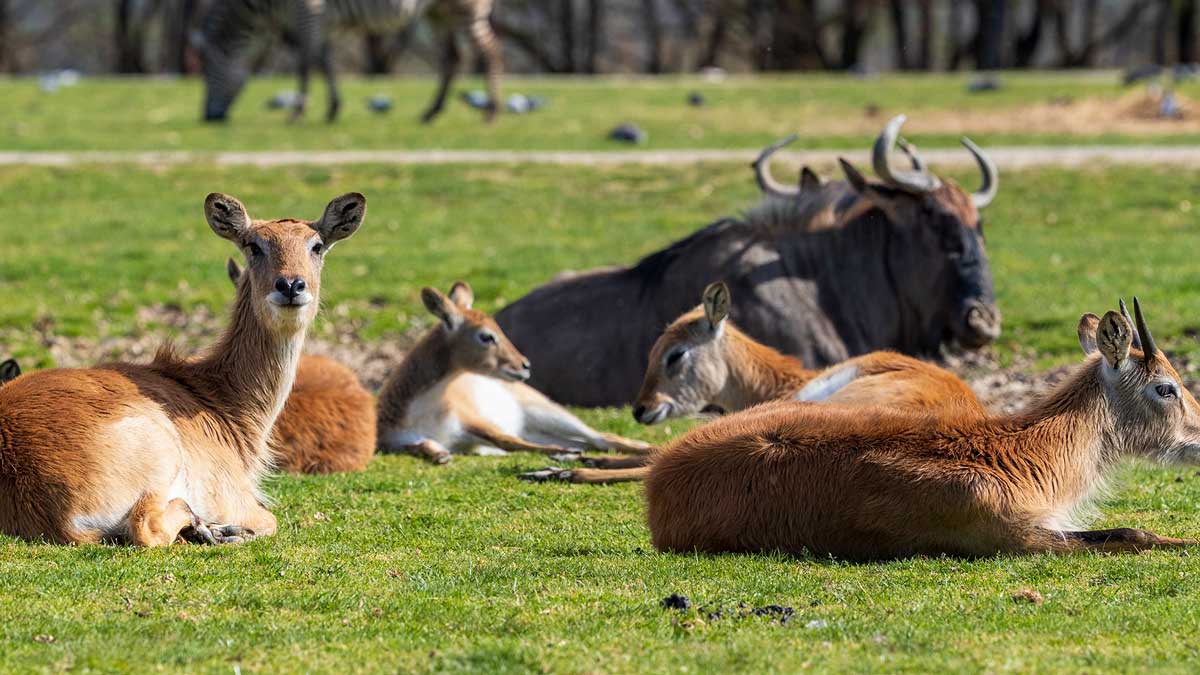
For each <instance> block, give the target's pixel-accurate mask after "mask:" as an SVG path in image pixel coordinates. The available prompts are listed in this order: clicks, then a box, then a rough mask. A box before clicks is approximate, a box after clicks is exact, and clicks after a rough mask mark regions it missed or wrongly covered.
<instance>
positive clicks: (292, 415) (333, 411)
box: [225, 258, 375, 473]
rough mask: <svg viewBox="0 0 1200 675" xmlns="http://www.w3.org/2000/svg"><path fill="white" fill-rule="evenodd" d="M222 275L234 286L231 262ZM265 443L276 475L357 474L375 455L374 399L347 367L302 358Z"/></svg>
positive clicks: (236, 275)
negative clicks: (277, 471) (343, 472)
mask: <svg viewBox="0 0 1200 675" xmlns="http://www.w3.org/2000/svg"><path fill="white" fill-rule="evenodd" d="M225 270H226V272H228V273H229V279H230V281H232V282H233V285H234V287H237V285H238V283H239V282H240V280H241V278H242V270H241V268H240V267H238V264H237V263H236V262H234V261H233V258H230V259H229V260H228V261H227V262H226V266H225ZM268 444H269V445H270V448H271V456H272V464H273V465H274V467H275V468H276V469H277V470H279V471H286V472H288V473H337V472H342V471H362V470H363V469H366V468H367V464H368V463H369V462H370V461H371V458H372V457H374V456H375V398H374V397H373V396H371V393H370V392H368V391H367V390H366V389H365V388H363V386H362V383H360V382H359V381H358V376H357V375H355V374H354V371H352V370H350V369H349V368H347V367H346V366H344V365H342V364H340V363H338V362H337V361H334V360H333V359H328V358H325V357H324V356H317V355H316V354H304V355H302V356H301V357H300V363H299V364H298V365H297V367H296V380H295V382H293V383H292V393H291V394H289V395H288V399H287V403H285V404H284V406H283V411H282V412H280V413H279V418H278V419H276V420H275V426H274V427H272V428H271V436H270V439H269V440H268Z"/></svg>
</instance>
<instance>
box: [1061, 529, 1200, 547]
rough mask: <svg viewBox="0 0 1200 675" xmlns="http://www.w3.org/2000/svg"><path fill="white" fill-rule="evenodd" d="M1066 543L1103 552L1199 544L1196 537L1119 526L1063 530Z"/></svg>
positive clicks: (1070, 545)
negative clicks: (1177, 536) (1178, 536)
mask: <svg viewBox="0 0 1200 675" xmlns="http://www.w3.org/2000/svg"><path fill="white" fill-rule="evenodd" d="M1062 535H1063V536H1064V537H1065V538H1066V540H1067V545H1068V546H1069V547H1071V548H1072V549H1073V550H1083V551H1100V552H1104V553H1137V552H1140V551H1148V550H1150V549H1152V548H1181V547H1184V546H1194V545H1196V544H1200V540H1196V539H1177V538H1175V537H1162V536H1159V535H1157V534H1154V533H1153V532H1148V531H1146V530H1137V529H1134V528H1130V527H1119V528H1116V529H1113V530H1086V531H1082V532H1063V533H1062Z"/></svg>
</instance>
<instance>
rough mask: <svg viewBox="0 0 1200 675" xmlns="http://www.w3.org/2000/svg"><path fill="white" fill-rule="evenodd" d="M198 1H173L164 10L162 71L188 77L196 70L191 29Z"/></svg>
mask: <svg viewBox="0 0 1200 675" xmlns="http://www.w3.org/2000/svg"><path fill="white" fill-rule="evenodd" d="M198 4H199V3H198V2H197V0H171V1H170V2H168V3H165V6H164V7H163V8H162V34H163V39H162V70H164V71H166V72H168V73H176V74H178V75H187V74H189V73H192V72H194V71H195V69H196V65H195V64H196V63H197V62H198V59H194V58H191V52H192V46H191V36H190V33H191V29H192V23H193V22H194V21H195V19H196V11H197V10H198V9H199V7H198Z"/></svg>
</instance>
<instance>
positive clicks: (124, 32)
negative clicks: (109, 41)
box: [113, 0, 146, 73]
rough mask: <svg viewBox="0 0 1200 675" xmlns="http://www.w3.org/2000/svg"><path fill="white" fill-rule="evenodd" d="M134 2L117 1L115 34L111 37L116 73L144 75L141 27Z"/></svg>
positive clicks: (130, 0)
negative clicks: (115, 56) (115, 54)
mask: <svg viewBox="0 0 1200 675" xmlns="http://www.w3.org/2000/svg"><path fill="white" fill-rule="evenodd" d="M136 4H137V3H136V2H135V0H117V4H116V8H115V9H116V12H117V21H116V34H115V35H114V36H113V40H114V46H115V47H116V52H117V63H116V71H117V72H118V73H144V72H146V64H145V63H144V62H143V61H142V27H141V26H140V25H139V24H140V22H139V21H138V16H137V14H138V12H137V7H136Z"/></svg>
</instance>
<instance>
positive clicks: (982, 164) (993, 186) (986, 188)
mask: <svg viewBox="0 0 1200 675" xmlns="http://www.w3.org/2000/svg"><path fill="white" fill-rule="evenodd" d="M962 144H963V146H964V147H966V149H967V150H968V151H969V152H970V153H971V155H972V156H973V157H975V162H976V163H977V164H979V172H980V173H982V174H983V185H981V186H980V187H979V191H978V192H973V193H971V201H973V202H975V208H977V209H982V208H983V207H985V206H987V205H988V204H991V203H992V200H993V199H995V198H996V192H997V191H998V190H999V189H1000V172H999V171H997V170H996V163H995V162H993V161H992V158H991V157H988V156H987V155H986V154H985V153H984V152H983V150H980V149H979V146H978V145H975V143H973V142H972V141H971V139H969V138H967V137H966V136H963V137H962Z"/></svg>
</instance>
